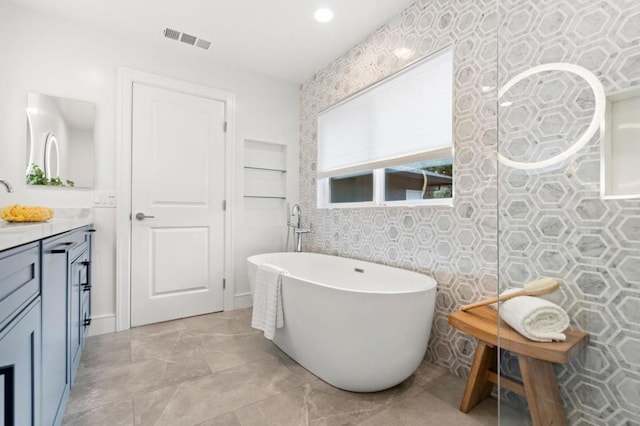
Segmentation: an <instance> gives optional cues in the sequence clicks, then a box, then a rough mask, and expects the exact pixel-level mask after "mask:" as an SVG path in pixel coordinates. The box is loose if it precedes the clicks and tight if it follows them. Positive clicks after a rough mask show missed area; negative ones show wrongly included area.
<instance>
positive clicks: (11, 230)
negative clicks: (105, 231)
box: [0, 209, 93, 250]
mask: <svg viewBox="0 0 640 426" xmlns="http://www.w3.org/2000/svg"><path fill="white" fill-rule="evenodd" d="M91 223H93V215H92V213H91V209H54V214H53V218H52V219H49V220H48V221H46V222H40V223H33V222H30V223H8V222H5V221H4V220H2V219H0V250H6V249H9V248H12V247H15V246H19V245H21V244H26V243H30V242H32V241H38V240H41V239H43V238H47V237H50V236H51V235H56V234H60V233H62V232H65V231H69V230H71V229H75V228H80V227H81V226H85V225H90V224H91Z"/></svg>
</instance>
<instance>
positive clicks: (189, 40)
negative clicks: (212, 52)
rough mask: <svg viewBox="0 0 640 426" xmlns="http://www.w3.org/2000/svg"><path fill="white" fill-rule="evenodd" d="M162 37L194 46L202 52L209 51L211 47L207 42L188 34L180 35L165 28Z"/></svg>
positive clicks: (180, 33) (178, 32)
mask: <svg viewBox="0 0 640 426" xmlns="http://www.w3.org/2000/svg"><path fill="white" fill-rule="evenodd" d="M162 35H164V36H165V37H166V38H170V39H171V40H178V41H181V42H183V43H185V44H189V45H191V46H196V47H199V48H201V49H204V50H207V49H209V47H211V42H210V41H208V40H205V39H202V38H198V37H196V36H192V35H190V34H186V33H182V32H180V31H176V30H173V29H171V28H165V29H164V30H163V31H162Z"/></svg>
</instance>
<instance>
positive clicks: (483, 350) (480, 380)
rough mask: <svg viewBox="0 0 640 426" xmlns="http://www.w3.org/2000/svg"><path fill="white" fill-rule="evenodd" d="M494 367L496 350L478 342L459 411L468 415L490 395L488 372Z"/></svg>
mask: <svg viewBox="0 0 640 426" xmlns="http://www.w3.org/2000/svg"><path fill="white" fill-rule="evenodd" d="M495 365H496V348H495V347H493V346H489V345H487V344H486V343H485V342H483V341H479V342H478V347H477V348H476V353H475V355H474V356H473V364H472V365H471V371H470V372H469V378H468V379H467V385H466V387H465V389H464V395H463V396H462V402H460V411H462V412H463V413H468V412H469V410H471V409H472V408H473V407H475V406H476V405H478V404H479V403H480V402H482V401H483V400H484V399H486V398H488V397H489V396H490V395H491V391H492V390H493V383H491V382H489V380H488V378H489V370H490V369H491V368H492V367H494V366H495Z"/></svg>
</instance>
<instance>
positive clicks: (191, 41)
mask: <svg viewBox="0 0 640 426" xmlns="http://www.w3.org/2000/svg"><path fill="white" fill-rule="evenodd" d="M197 39H198V38H197V37H194V36H192V35H189V34H187V33H182V36H181V37H180V41H181V42H183V43H187V44H190V45H192V46H193V45H194V44H196V40H197Z"/></svg>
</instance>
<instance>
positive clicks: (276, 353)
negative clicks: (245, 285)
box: [63, 309, 498, 426]
mask: <svg viewBox="0 0 640 426" xmlns="http://www.w3.org/2000/svg"><path fill="white" fill-rule="evenodd" d="M250 315H251V311H250V310H249V309H243V310H238V311H232V312H225V313H217V314H211V315H203V316H199V317H193V318H185V319H181V320H176V321H170V322H166V323H160V324H153V325H149V326H144V327H138V328H133V329H131V330H128V331H125V332H121V333H115V334H107V335H102V336H95V337H91V338H89V339H88V340H87V344H86V348H85V350H84V353H83V355H82V359H81V361H80V367H79V369H78V374H77V377H76V380H75V384H74V386H73V389H72V391H71V396H70V398H69V403H68V406H67V411H66V413H65V418H64V422H63V424H65V425H82V426H87V425H134V424H135V425H171V426H176V425H179V426H182V425H184V426H190V425H208V426H220V425H232V426H235V425H242V426H245V425H256V426H257V425H260V426H262V425H277V426H287V425H295V426H297V425H363V426H364V425H367V426H373V425H393V426H396V425H496V424H498V421H497V403H496V401H495V400H487V401H484V402H483V403H482V404H481V405H479V406H478V407H476V408H475V409H474V410H472V412H471V413H469V414H463V413H461V412H459V411H458V403H459V399H460V397H461V395H462V391H463V386H464V380H462V379H460V378H458V377H455V376H452V375H450V374H449V373H448V371H447V370H445V369H443V368H441V367H437V366H434V365H432V364H429V363H426V362H425V363H423V364H422V365H421V366H420V368H419V369H418V371H417V372H416V373H415V374H414V375H413V376H411V377H410V378H409V379H407V380H406V381H405V382H403V383H401V384H400V385H398V386H396V387H394V388H392V389H389V390H386V391H383V392H377V393H369V394H358V393H351V392H345V391H342V390H339V389H336V388H334V387H332V386H330V385H328V384H326V383H325V382H323V381H322V380H320V379H318V378H317V377H315V376H314V375H313V374H311V373H309V372H308V371H307V370H305V369H304V368H302V367H300V366H299V365H298V364H297V363H295V362H294V361H292V360H291V359H290V358H288V357H287V356H286V355H285V354H284V353H282V352H281V351H280V350H279V349H278V348H277V347H276V346H275V345H273V343H271V342H270V341H268V340H266V339H265V338H264V337H263V336H262V335H261V334H260V333H259V332H258V331H256V330H253V329H252V328H251V327H250V326H249V324H250Z"/></svg>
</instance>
